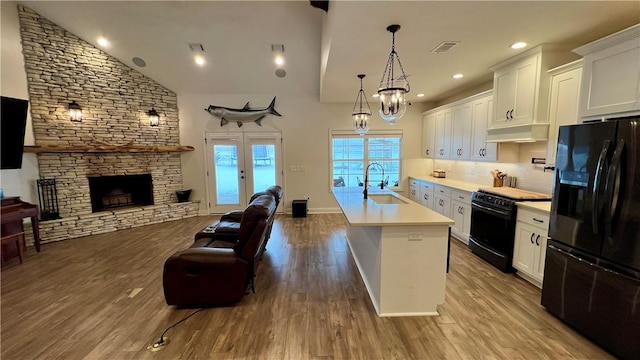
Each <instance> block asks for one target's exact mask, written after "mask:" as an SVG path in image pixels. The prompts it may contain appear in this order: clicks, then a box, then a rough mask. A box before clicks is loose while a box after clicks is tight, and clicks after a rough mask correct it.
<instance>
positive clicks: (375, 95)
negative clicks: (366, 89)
mask: <svg viewBox="0 0 640 360" xmlns="http://www.w3.org/2000/svg"><path fill="white" fill-rule="evenodd" d="M371 97H380V94H378V93H376V94H373V95H371Z"/></svg>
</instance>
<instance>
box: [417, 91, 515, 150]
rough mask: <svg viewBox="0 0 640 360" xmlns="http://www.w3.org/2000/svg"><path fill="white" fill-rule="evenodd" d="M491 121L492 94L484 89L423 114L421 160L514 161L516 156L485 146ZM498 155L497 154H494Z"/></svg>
mask: <svg viewBox="0 0 640 360" xmlns="http://www.w3.org/2000/svg"><path fill="white" fill-rule="evenodd" d="M492 118H493V91H492V90H487V91H484V92H481V93H479V94H476V95H473V96H469V97H467V98H464V99H462V100H458V101H456V102H453V103H451V104H447V105H444V106H441V107H439V108H436V109H433V110H429V111H427V112H425V113H423V123H422V126H423V127H422V132H423V133H422V143H423V144H422V147H423V153H422V156H423V157H428V158H437V159H451V160H470V159H471V160H475V161H497V160H498V158H499V157H500V160H501V161H507V162H509V161H515V160H516V158H517V155H516V156H515V158H514V156H513V155H512V154H509V153H508V151H505V152H500V151H498V150H499V147H498V144H496V143H487V142H486V139H487V127H488V124H489V121H490V119H492ZM499 153H500V155H498V154H499Z"/></svg>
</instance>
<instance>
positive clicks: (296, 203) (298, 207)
mask: <svg viewBox="0 0 640 360" xmlns="http://www.w3.org/2000/svg"><path fill="white" fill-rule="evenodd" d="M291 215H292V216H293V217H294V218H295V217H307V200H293V201H292V202H291Z"/></svg>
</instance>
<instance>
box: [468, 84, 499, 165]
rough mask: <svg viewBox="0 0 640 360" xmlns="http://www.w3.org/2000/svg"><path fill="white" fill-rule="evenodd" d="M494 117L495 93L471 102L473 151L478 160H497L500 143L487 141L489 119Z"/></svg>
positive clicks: (472, 154)
mask: <svg viewBox="0 0 640 360" xmlns="http://www.w3.org/2000/svg"><path fill="white" fill-rule="evenodd" d="M492 118H493V95H491V93H489V95H486V96H484V97H482V98H480V99H477V100H474V101H473V102H472V103H471V152H470V154H469V158H470V159H471V160H476V161H496V160H497V155H498V151H497V150H498V144H496V143H488V142H487V127H488V126H489V119H492Z"/></svg>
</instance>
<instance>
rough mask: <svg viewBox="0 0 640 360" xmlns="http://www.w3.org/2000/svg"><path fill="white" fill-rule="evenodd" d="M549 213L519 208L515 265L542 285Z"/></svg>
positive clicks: (523, 274) (534, 281)
mask: <svg viewBox="0 0 640 360" xmlns="http://www.w3.org/2000/svg"><path fill="white" fill-rule="evenodd" d="M548 229H549V214H547V213H544V212H540V211H534V210H528V209H522V208H518V215H517V221H516V238H515V241H514V248H513V264H512V265H513V267H514V268H516V269H517V270H518V274H519V275H520V276H522V277H523V278H524V279H525V280H527V281H529V282H531V283H533V284H534V285H536V286H538V287H542V278H543V275H544V261H545V254H546V251H547V236H548V235H547V234H548Z"/></svg>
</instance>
